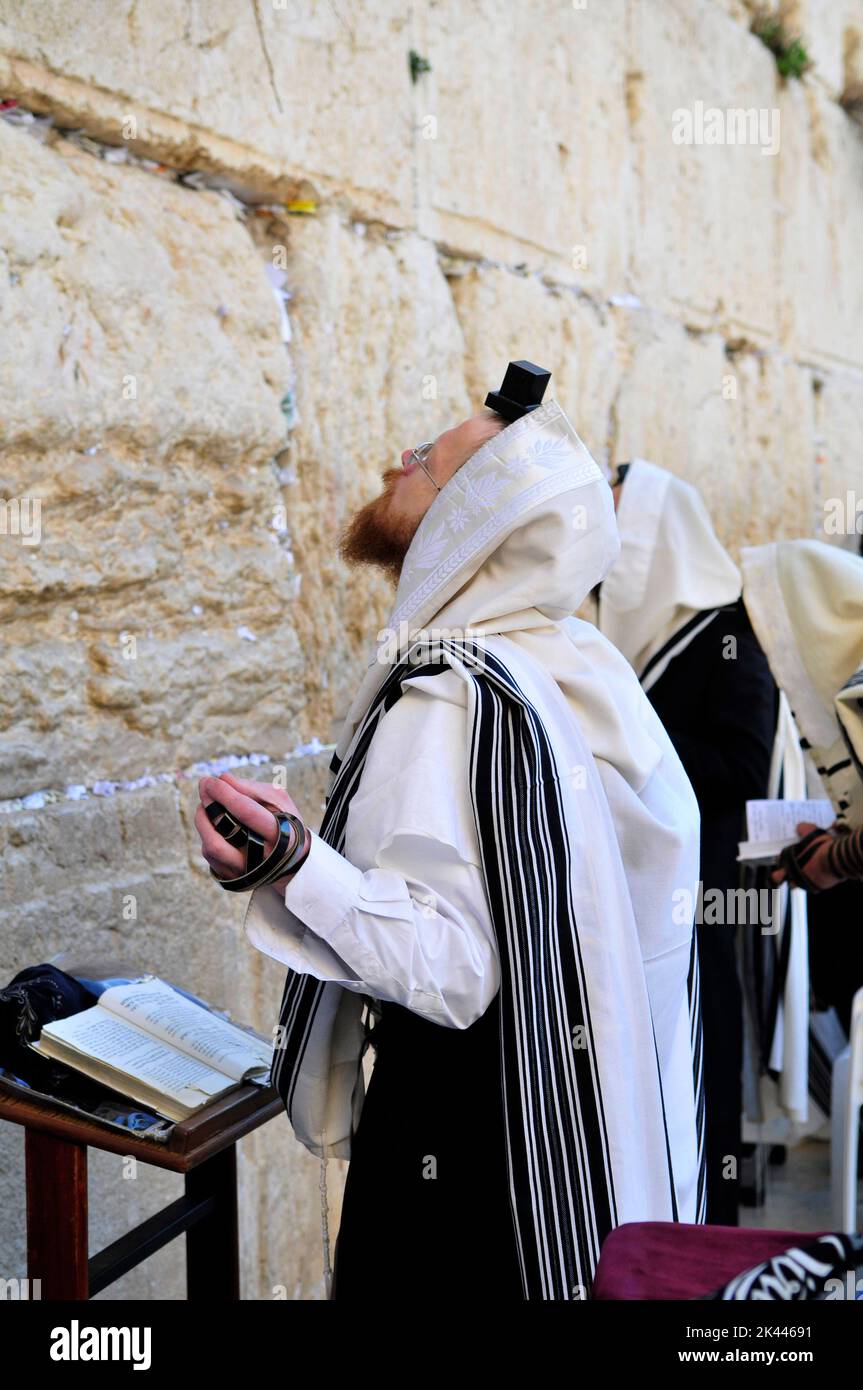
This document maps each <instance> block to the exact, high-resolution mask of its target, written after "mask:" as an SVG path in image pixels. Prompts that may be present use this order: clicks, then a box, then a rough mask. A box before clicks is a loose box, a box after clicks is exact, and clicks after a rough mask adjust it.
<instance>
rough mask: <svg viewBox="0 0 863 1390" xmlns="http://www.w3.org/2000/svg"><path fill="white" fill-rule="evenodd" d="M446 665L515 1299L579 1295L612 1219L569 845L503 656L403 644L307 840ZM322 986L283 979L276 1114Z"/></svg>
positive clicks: (330, 837)
mask: <svg viewBox="0 0 863 1390" xmlns="http://www.w3.org/2000/svg"><path fill="white" fill-rule="evenodd" d="M451 658H455V659H456V660H458V661H459V662H460V663H461V664H462V665H463V666H464V667H465V668H466V669H467V670H468V672H469V674H470V678H471V680H472V682H473V684H474V687H475V692H476V700H475V715H474V722H473V728H472V733H471V740H470V768H469V783H470V796H471V802H472V807H473V813H474V818H475V823H476V828H477V836H478V840H479V847H480V858H481V863H482V868H483V872H484V877H485V884H486V889H487V894H488V901H489V907H490V910H491V915H492V919H493V922H494V926H495V932H496V936H497V946H498V953H499V957H500V968H501V987H500V1045H501V1082H502V1088H503V1102H504V1116H505V1130H506V1146H507V1166H508V1174H509V1189H510V1201H511V1208H512V1216H513V1221H514V1227H515V1236H516V1243H517V1248H518V1252H519V1259H520V1265H521V1275H522V1285H523V1289H524V1296H525V1298H526V1299H531V1298H533V1299H573V1298H584V1297H588V1296H589V1294H590V1291H591V1287H592V1281H593V1274H594V1270H595V1267H596V1263H597V1260H598V1257H599V1250H600V1246H601V1244H602V1242H603V1239H604V1238H605V1236H606V1235H607V1233H608V1232H609V1231H610V1230H611V1229H612V1227H613V1226H615V1225H616V1224H617V1215H616V1208H615V1194H614V1188H613V1180H612V1176H611V1158H610V1154H609V1151H608V1138H607V1133H606V1122H605V1116H604V1112H603V1098H602V1092H601V1087H600V1078H599V1073H598V1066H597V1058H596V1051H595V1046H594V1038H593V1032H592V1026H591V1019H590V1012H589V1008H588V997H587V988H586V980H585V972H584V967H583V962H582V958H581V949H580V942H579V933H578V924H577V922H576V920H575V912H574V905H573V901H572V894H571V881H570V841H569V837H568V834H567V827H566V824H565V821H564V810H563V803H562V798H561V792H560V787H559V784H558V772H557V768H556V764H555V760H554V754H553V750H552V747H551V743H550V740H549V738H548V735H547V732H546V730H545V728H544V725H543V722H542V720H541V718H540V716H539V714H538V713H537V711H536V709H535V708H534V706H533V705H532V704H531V703H530V701H529V700H528V699H527V698H526V697H525V696H524V694H523V693H522V691H521V690H520V689H519V686H518V685H517V683H516V681H515V680H514V678H513V677H512V675H511V673H510V672H509V671H508V669H507V668H506V666H505V665H504V664H503V663H502V662H501V661H500V659H499V658H498V657H496V656H495V655H494V654H493V653H491V652H489V651H488V649H487V648H486V647H484V646H481V645H480V644H478V643H476V642H462V641H451V640H446V641H439V642H429V641H425V642H422V643H420V642H416V643H414V645H413V646H412V647H411V648H409V649H408V651H407V652H406V654H405V656H404V658H403V659H402V660H401V661H400V662H399V663H398V664H397V665H394V666H393V668H392V670H391V671H390V672H389V673H388V674H387V676H386V678H385V679H384V681H383V683H382V685H381V686H380V687H379V689H378V692H377V694H376V695H375V697H374V699H373V701H372V703H371V705H370V707H369V710H368V711H367V713H366V715H365V716H364V718H363V720H362V722H361V724H360V726H359V728H358V730H357V732H356V734H355V736H354V739H353V741H352V746H351V751H350V753H349V755H346V757H345V759H344V761H343V762H342V763H339V762H338V759H337V758H334V759H333V762H332V764H331V769H332V771H333V773H334V780H333V783H332V786H331V789H330V792H329V795H328V798H327V802H326V809H325V813H324V817H323V820H322V823H321V827H320V831H319V834H320V835H321V837H322V838H323V839H324V840H325V841H326V843H327V844H329V845H331V846H332V847H333V848H334V849H336V850H338V851H339V852H341V853H343V852H344V837H345V824H346V820H347V812H348V806H349V804H350V800H351V797H352V795H353V793H354V791H355V790H356V788H357V785H358V783H359V780H360V777H361V774H362V770H363V765H364V762H365V758H366V754H367V752H368V749H369V746H370V744H371V741H372V739H373V737H374V734H375V730H376V729H377V726H378V724H379V722H380V720H381V719H382V717H383V715H384V714H385V713H386V711H387V710H388V709H390V708H391V706H392V705H393V704H394V703H395V701H396V700H398V699H399V698H400V696H401V694H402V682H403V680H404V679H405V677H407V676H416V675H433V674H435V673H436V672H439V671H443V670H445V669H447V667H448V665H449V664H450V660H451ZM323 989H324V984H323V982H322V981H319V980H317V979H315V978H313V977H311V976H308V975H301V974H298V973H297V972H295V971H289V972H288V975H287V979H286V982H285V988H284V995H283V999H282V1005H281V1010H280V1015H279V1032H278V1036H279V1046H278V1048H277V1050H276V1060H275V1063H274V1067H273V1081H274V1084H275V1085H276V1086H277V1088H278V1090H279V1093H280V1095H281V1096H282V1099H283V1101H284V1103H285V1107H286V1109H287V1112H288V1116H289V1118H290V1117H291V1108H292V1104H293V1097H294V1091H295V1088H296V1085H297V1080H298V1077H299V1075H300V1072H301V1068H302V1064H303V1057H304V1053H305V1049H306V1047H307V1045H308V1041H309V1037H310V1033H311V1028H312V1024H313V1022H314V1018H315V1011H316V1009H317V1008H318V1007H319V1005H320V1001H321V996H322V992H323ZM699 1066H700V1059H699ZM669 1178H670V1180H671V1182H672V1190H673V1179H672V1178H671V1174H669Z"/></svg>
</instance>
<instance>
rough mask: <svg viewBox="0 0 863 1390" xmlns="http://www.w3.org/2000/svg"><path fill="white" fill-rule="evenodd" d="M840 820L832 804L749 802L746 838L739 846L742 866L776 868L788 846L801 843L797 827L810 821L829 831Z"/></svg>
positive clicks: (821, 800)
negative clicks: (762, 865)
mask: <svg viewBox="0 0 863 1390" xmlns="http://www.w3.org/2000/svg"><path fill="white" fill-rule="evenodd" d="M835 819H836V812H835V810H834V809H833V803H832V801H828V800H827V798H826V797H825V798H818V799H817V800H813V801H747V803H746V834H747V836H748V839H746V840H741V841H740V844H739V845H738V846H737V849H738V854H737V860H738V863H746V864H772V863H774V861H775V860H777V859H778V858H779V856H780V854H781V853H782V851H783V850H784V849H785V847H786V845H795V844H796V843H797V841H798V840H799V839H800V836H799V835H798V834H797V826H798V823H799V822H800V821H810V822H811V823H812V824H813V825H818V826H820V827H821V829H822V830H826V829H827V828H828V826H831V825H832V824H833V822H834V821H835Z"/></svg>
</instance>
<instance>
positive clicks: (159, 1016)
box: [30, 975, 273, 1121]
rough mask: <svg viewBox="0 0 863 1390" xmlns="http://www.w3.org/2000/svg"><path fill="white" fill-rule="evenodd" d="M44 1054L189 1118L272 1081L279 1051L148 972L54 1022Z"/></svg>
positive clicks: (38, 1047) (43, 1038) (41, 1044)
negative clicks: (244, 1088)
mask: <svg viewBox="0 0 863 1390" xmlns="http://www.w3.org/2000/svg"><path fill="white" fill-rule="evenodd" d="M30 1046H31V1047H33V1048H34V1050H35V1051H36V1052H39V1053H41V1054H42V1055H43V1056H45V1057H51V1058H53V1059H54V1060H55V1061H57V1062H61V1063H63V1064H64V1065H66V1066H69V1067H73V1068H75V1070H77V1071H82V1072H84V1073H85V1074H86V1075H87V1076H91V1077H92V1078H93V1079H94V1080H95V1081H102V1082H104V1084H105V1085H106V1086H110V1087H111V1088H112V1089H113V1090H115V1091H120V1092H121V1093H122V1094H123V1095H127V1096H131V1097H132V1099H133V1100H136V1101H138V1102H139V1103H140V1104H141V1105H146V1106H148V1107H149V1108H150V1109H152V1110H156V1111H158V1112H159V1114H161V1115H164V1116H166V1117H167V1119H169V1120H174V1121H177V1120H185V1119H187V1118H188V1117H189V1116H190V1115H192V1114H194V1112H195V1111H196V1110H199V1109H200V1108H201V1106H204V1105H208V1104H209V1103H210V1101H212V1100H215V1098H216V1097H217V1096H221V1095H223V1094H224V1093H225V1092H226V1091H230V1090H233V1088H234V1087H235V1086H239V1085H241V1084H242V1083H243V1082H244V1081H255V1082H261V1083H266V1081H267V1079H268V1074H269V1070H270V1066H271V1063H272V1059H273V1048H272V1046H271V1044H270V1043H268V1042H266V1041H265V1040H264V1039H263V1038H258V1037H257V1036H256V1035H255V1034H254V1033H247V1032H245V1031H244V1029H242V1028H238V1027H237V1025H236V1024H234V1023H230V1022H229V1021H228V1020H227V1019H224V1018H220V1017H219V1016H218V1015H217V1014H213V1013H211V1012H210V1011H209V1010H208V1009H206V1008H204V1007H203V1006H202V1005H201V1004H196V1003H193V1002H192V1000H191V999H186V998H185V996H184V995H182V994H180V993H178V991H177V990H175V989H172V988H171V986H170V985H169V984H166V983H165V981H164V980H159V979H157V978H156V977H155V976H153V975H145V976H143V977H142V978H141V979H139V980H133V981H131V983H129V984H121V985H112V986H111V988H110V989H106V990H105V991H104V993H103V994H101V995H100V996H99V1003H98V1004H96V1005H94V1006H93V1008H92V1009H83V1010H82V1011H81V1013H78V1014H73V1015H72V1017H71V1018H63V1019H59V1020H58V1021H57V1022H55V1023H46V1024H45V1026H44V1028H43V1029H42V1032H41V1034H40V1036H39V1040H38V1042H35V1043H31V1044H30Z"/></svg>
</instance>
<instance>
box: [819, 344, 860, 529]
mask: <svg viewBox="0 0 863 1390" xmlns="http://www.w3.org/2000/svg"><path fill="white" fill-rule="evenodd" d="M816 380H817V383H818V389H817V393H816V396H815V440H816V446H817V453H816V464H817V465H818V467H817V472H816V484H817V489H818V496H817V503H818V506H817V512H816V518H815V527H814V534H815V535H817V536H819V537H820V538H821V539H822V540H826V541H830V542H831V543H835V544H839V545H843V546H845V547H846V548H847V549H849V550H856V551H857V552H858V553H860V544H861V538H863V451H861V448H860V440H861V439H863V376H861V375H860V374H857V373H851V372H838V371H836V372H830V373H824V374H820V375H818V376H817V378H816Z"/></svg>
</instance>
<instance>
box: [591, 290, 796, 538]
mask: <svg viewBox="0 0 863 1390" xmlns="http://www.w3.org/2000/svg"><path fill="white" fill-rule="evenodd" d="M621 318H622V319H623V320H624V322H623V323H622V324H621V334H622V336H623V337H624V339H625V341H626V345H627V351H628V356H629V365H628V368H627V370H626V372H625V374H624V378H623V382H622V386H621V389H620V392H619V394H618V397H617V400H616V403H615V418H616V422H617V435H616V440H615V460H616V461H617V462H623V461H624V460H626V459H629V458H633V457H636V456H641V457H643V458H648V459H651V460H652V461H653V462H654V463H658V464H660V465H661V466H662V467H663V468H668V469H670V470H671V472H673V473H675V474H677V475H678V476H679V477H682V478H685V479H686V480H687V481H688V482H691V483H693V484H694V485H695V486H696V487H698V489H699V491H700V492H701V494H702V496H703V498H704V500H705V503H706V505H707V507H708V509H709V511H710V513H711V516H712V518H713V522H714V525H715V527H716V530H717V533H718V534H719V536H720V538H721V540H722V541H723V543H724V544H726V545H728V546H729V548H730V549H732V550H733V551H735V552H736V551H737V550H738V549H739V547H740V546H741V545H752V544H758V543H759V542H762V541H766V540H771V539H774V538H775V537H776V536H780V535H789V536H797V535H805V534H808V533H809V530H810V526H811V519H812V516H813V514H814V505H815V504H814V496H813V491H812V486H813V484H812V472H813V465H812V445H811V440H812V435H813V428H814V424H813V404H812V388H811V381H810V379H809V375H808V373H806V372H804V371H802V370H801V369H798V368H795V367H793V366H790V365H788V364H786V363H784V362H783V361H782V360H781V359H778V358H774V357H771V356H769V355H765V354H762V353H758V352H755V351H751V350H748V351H740V352H738V353H728V352H727V350H726V344H725V343H724V342H723V340H722V339H721V338H719V337H718V336H717V335H715V334H695V333H692V332H687V331H686V330H685V329H683V328H681V327H680V325H679V324H675V323H673V322H672V321H670V320H666V319H663V318H662V317H661V316H659V315H654V314H648V313H645V312H642V313H639V312H637V311H627V312H626V313H625V314H624V312H623V311H621Z"/></svg>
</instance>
